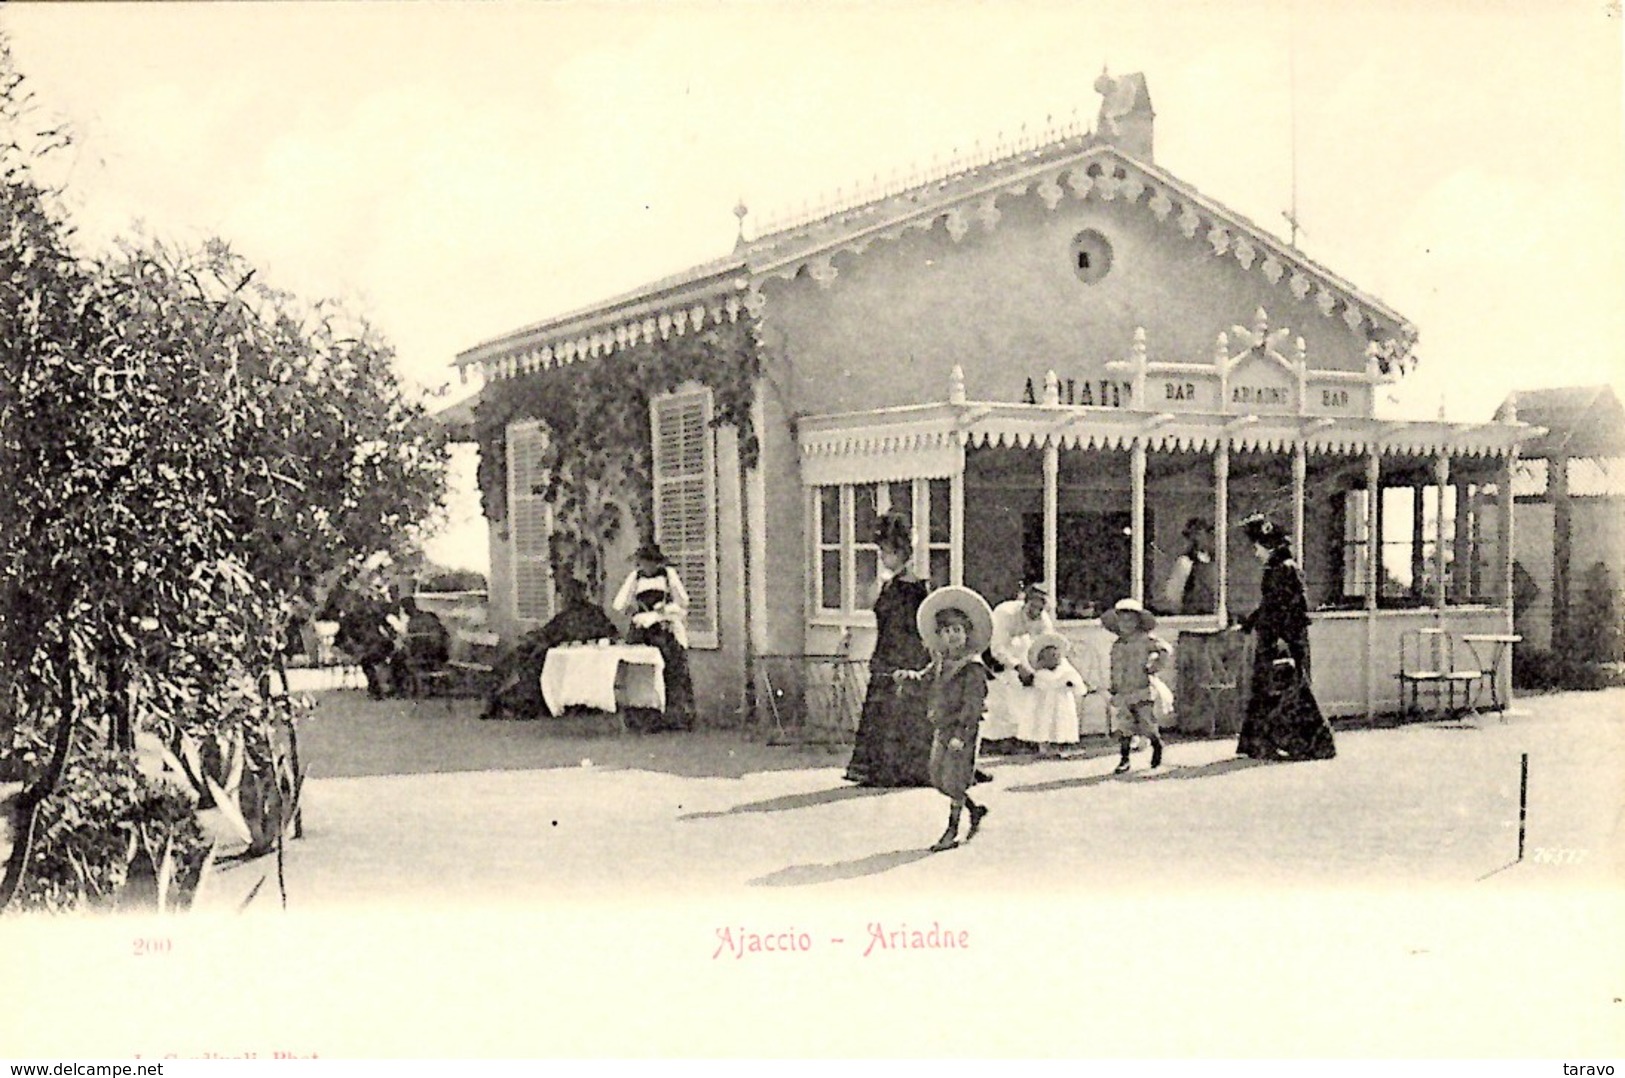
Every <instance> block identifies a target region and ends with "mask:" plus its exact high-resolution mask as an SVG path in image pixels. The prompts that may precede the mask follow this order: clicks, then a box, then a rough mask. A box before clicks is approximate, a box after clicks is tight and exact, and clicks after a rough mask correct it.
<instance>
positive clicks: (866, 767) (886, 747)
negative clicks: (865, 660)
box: [846, 513, 931, 786]
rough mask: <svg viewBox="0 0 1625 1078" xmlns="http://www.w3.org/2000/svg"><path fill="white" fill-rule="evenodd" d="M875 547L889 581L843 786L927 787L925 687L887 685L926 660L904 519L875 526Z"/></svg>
mask: <svg viewBox="0 0 1625 1078" xmlns="http://www.w3.org/2000/svg"><path fill="white" fill-rule="evenodd" d="M875 543H876V544H877V545H878V546H879V547H880V560H881V563H882V564H883V565H884V566H885V568H886V571H887V572H889V573H890V574H891V576H890V577H889V578H888V579H887V580H886V583H885V584H883V585H881V588H880V594H879V595H877V596H876V597H875V650H874V653H873V654H872V655H870V656H869V691H868V692H867V693H866V694H865V695H864V698H863V715H862V717H861V718H859V720H858V733H857V738H856V743H855V744H854V745H853V747H852V761H851V763H849V764H847V767H846V780H847V781H848V782H855V783H857V784H858V785H860V786H929V785H930V784H931V773H930V764H931V720H930V719H929V718H927V716H926V713H925V707H926V702H925V690H924V687H923V686H921V685H920V684H919V683H917V682H901V683H898V682H894V681H893V680H892V672H893V671H895V670H918V669H920V668H922V667H924V666H925V664H926V663H928V662H929V661H930V659H931V656H930V653H929V652H928V651H926V649H925V642H924V641H923V640H921V639H920V633H919V629H918V628H917V626H916V625H915V614H916V613H917V612H918V611H919V609H920V604H921V603H922V602H924V601H925V595H926V592H927V590H929V589H927V587H926V585H925V582H924V581H922V580H920V579H919V578H918V577H916V576H915V575H914V574H913V573H912V572H910V571H909V562H910V561H911V560H912V559H913V557H914V534H913V531H912V530H911V529H910V528H909V525H908V521H906V520H904V519H903V518H902V517H901V516H899V515H897V514H896V513H887V514H886V515H885V516H883V517H881V518H880V520H879V522H878V523H877V524H876V530H875Z"/></svg>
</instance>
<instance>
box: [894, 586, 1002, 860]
mask: <svg viewBox="0 0 1625 1078" xmlns="http://www.w3.org/2000/svg"><path fill="white" fill-rule="evenodd" d="M915 617H916V624H917V626H918V628H919V630H920V638H921V639H922V640H924V641H925V642H926V645H927V646H928V647H930V648H931V651H932V653H933V658H932V661H931V665H930V666H928V667H926V668H925V669H924V670H898V671H896V672H895V673H893V674H892V677H893V678H894V679H896V680H897V681H900V682H901V681H924V682H926V683H928V684H929V686H930V692H929V696H928V698H927V704H926V714H927V717H928V718H929V719H930V720H931V727H932V737H931V764H930V776H931V785H932V786H934V787H936V788H937V789H938V790H940V791H941V792H942V793H943V795H944V796H946V797H947V798H948V801H949V806H948V827H947V829H946V830H945V831H943V833H942V837H941V838H939V839H937V841H936V842H935V843H934V844H933V845H932V846H931V852H933V853H939V852H941V851H943V850H951V849H953V848H954V847H955V846H958V845H959V820H960V816H961V813H963V812H964V811H966V810H968V811H969V813H970V829H969V830H968V831H967V832H966V833H965V841H966V842H969V841H970V840H971V839H973V838H975V837H976V832H977V831H978V830H979V829H980V828H981V826H982V818H983V817H984V816H986V815H987V806H986V805H978V804H977V803H976V802H975V801H973V800H972V799H971V797H970V794H969V793H968V791H969V789H970V787H971V785H972V784H973V783H974V782H975V781H976V736H977V728H978V726H979V725H980V723H981V721H982V711H983V709H984V707H985V706H986V703H987V679H988V670H987V667H985V666H983V665H982V659H981V655H982V652H983V651H984V650H986V649H987V645H988V642H989V641H990V640H991V639H992V638H993V611H992V609H991V608H990V607H989V606H988V605H987V600H985V599H983V598H982V597H981V596H980V595H978V594H977V593H976V592H974V591H972V590H971V589H970V588H964V587H958V586H952V587H946V588H938V589H937V590H936V591H934V592H932V593H931V594H930V595H927V596H926V597H925V601H924V602H922V603H921V604H920V609H919V611H918V613H917V614H916V615H915Z"/></svg>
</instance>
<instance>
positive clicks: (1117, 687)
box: [1100, 599, 1174, 775]
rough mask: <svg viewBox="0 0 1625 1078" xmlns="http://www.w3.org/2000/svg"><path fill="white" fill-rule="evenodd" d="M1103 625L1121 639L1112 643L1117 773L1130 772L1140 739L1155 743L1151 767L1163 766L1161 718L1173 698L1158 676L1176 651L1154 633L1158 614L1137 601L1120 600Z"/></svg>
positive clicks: (1113, 711)
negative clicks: (1118, 753) (1132, 753)
mask: <svg viewBox="0 0 1625 1078" xmlns="http://www.w3.org/2000/svg"><path fill="white" fill-rule="evenodd" d="M1100 624H1101V625H1102V626H1103V627H1104V628H1105V629H1106V631H1107V632H1109V633H1111V634H1112V635H1113V636H1115V637H1116V638H1117V639H1116V640H1114V641H1113V642H1112V680H1111V712H1112V730H1113V732H1114V733H1116V734H1117V745H1118V749H1119V750H1120V751H1121V752H1122V754H1123V755H1122V759H1121V760H1120V761H1119V762H1118V764H1117V767H1116V769H1115V773H1116V774H1119V775H1121V774H1122V773H1123V772H1125V771H1127V770H1128V768H1129V763H1128V757H1129V752H1130V751H1131V750H1132V749H1133V747H1134V737H1135V735H1136V734H1141V735H1144V736H1145V738H1146V740H1148V741H1150V742H1151V766H1152V767H1161V766H1162V732H1161V728H1160V726H1159V719H1160V718H1161V717H1162V716H1164V715H1166V714H1167V713H1168V712H1169V710H1170V705H1171V704H1172V702H1173V696H1172V693H1170V692H1169V691H1168V686H1167V685H1166V684H1165V683H1164V682H1163V680H1162V679H1161V678H1159V677H1157V676H1156V675H1157V671H1158V670H1160V669H1161V668H1162V664H1163V662H1164V661H1165V660H1166V659H1167V658H1168V656H1169V655H1171V654H1173V650H1174V649H1173V648H1172V647H1171V646H1170V645H1169V644H1168V642H1167V641H1166V640H1163V639H1162V638H1161V637H1159V636H1156V635H1154V634H1153V633H1152V631H1151V630H1153V629H1155V628H1156V627H1157V618H1156V615H1155V614H1153V613H1151V611H1149V610H1147V609H1146V608H1145V606H1144V605H1143V604H1142V603H1140V602H1139V601H1138V600H1135V599H1119V600H1118V601H1117V605H1115V606H1113V607H1112V608H1111V609H1110V610H1108V611H1106V613H1104V614H1102V615H1101V617H1100Z"/></svg>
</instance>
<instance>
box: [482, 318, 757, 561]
mask: <svg viewBox="0 0 1625 1078" xmlns="http://www.w3.org/2000/svg"><path fill="white" fill-rule="evenodd" d="M759 357H760V351H759V344H758V339H757V335H756V326H755V323H754V321H753V320H751V319H749V318H748V317H741V318H740V320H739V321H738V322H725V323H723V324H721V325H715V326H711V327H709V328H707V329H705V330H702V331H700V332H697V333H688V334H685V335H683V336H672V337H670V338H667V339H665V340H657V341H647V342H644V343H642V344H638V345H635V346H633V347H630V348H625V349H622V350H620V351H618V352H614V353H612V354H610V355H607V356H602V357H598V358H595V359H588V360H579V361H577V362H575V363H571V364H567V365H564V366H559V367H552V368H548V369H546V370H541V371H537V372H535V373H533V374H529V375H525V376H522V377H519V378H513V379H509V380H506V381H503V382H501V383H497V386H498V388H496V389H495V390H493V391H490V392H488V393H487V396H486V399H485V400H484V401H482V402H481V404H480V405H479V407H478V409H477V410H476V423H477V425H478V429H479V444H480V461H479V483H480V496H481V501H482V504H483V506H484V509H485V515H486V517H487V519H489V520H490V521H492V522H493V523H500V522H502V521H504V520H506V519H507V516H508V505H507V498H508V487H507V478H508V458H507V445H506V441H505V432H506V428H507V425H508V424H509V423H512V422H518V421H523V420H537V421H539V422H540V423H541V425H542V427H543V430H544V432H545V434H546V438H545V444H544V448H543V450H542V456H541V461H540V466H541V467H540V470H539V471H540V474H542V475H544V476H546V479H545V480H544V482H543V485H542V487H541V488H540V489H538V490H537V493H538V494H540V495H541V496H542V497H543V499H544V500H545V501H546V502H547V504H548V505H549V506H550V507H551V509H552V510H553V537H552V550H551V556H552V569H553V572H554V574H555V577H556V578H558V577H562V576H567V575H574V576H576V577H578V578H580V579H582V580H583V581H585V582H586V583H588V584H589V586H591V587H593V588H596V587H598V586H599V585H601V584H602V582H603V573H604V565H603V550H604V546H605V544H607V543H610V542H613V541H615V539H617V538H618V537H619V536H620V535H621V534H622V531H623V529H624V528H625V526H626V523H627V522H626V521H625V519H624V515H625V509H623V505H625V507H626V508H628V509H630V510H631V513H632V515H633V518H634V519H633V521H632V524H633V526H634V527H635V528H636V529H637V530H638V531H639V532H640V533H642V534H645V535H647V534H651V533H652V532H653V529H654V507H653V504H652V500H651V499H652V496H653V478H652V474H651V469H652V447H651V445H650V429H649V402H650V401H651V400H652V399H653V398H655V397H658V396H660V395H661V394H663V393H668V392H671V391H672V390H675V389H677V388H678V387H679V386H682V385H684V384H685V383H690V382H697V383H699V384H701V385H704V386H707V387H709V388H710V390H711V393H712V403H713V408H712V415H713V418H712V425H713V426H714V427H721V426H730V427H733V428H735V429H736V430H737V431H738V432H739V453H740V458H741V461H742V463H744V464H745V466H747V467H751V466H754V465H755V463H756V457H757V450H758V443H757V436H756V431H755V429H754V427H753V426H752V424H751V418H750V410H751V404H752V401H753V400H754V393H755V385H756V379H757V375H758V374H759V372H760V358H759Z"/></svg>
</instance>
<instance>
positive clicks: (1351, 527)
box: [1343, 490, 1367, 542]
mask: <svg viewBox="0 0 1625 1078" xmlns="http://www.w3.org/2000/svg"><path fill="white" fill-rule="evenodd" d="M1366 504H1367V498H1366V491H1363V490H1351V491H1349V492H1348V493H1347V494H1345V495H1343V538H1344V539H1346V540H1348V541H1350V542H1363V541H1364V540H1365V524H1366V520H1365V518H1366Z"/></svg>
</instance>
